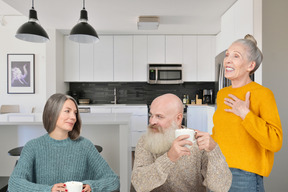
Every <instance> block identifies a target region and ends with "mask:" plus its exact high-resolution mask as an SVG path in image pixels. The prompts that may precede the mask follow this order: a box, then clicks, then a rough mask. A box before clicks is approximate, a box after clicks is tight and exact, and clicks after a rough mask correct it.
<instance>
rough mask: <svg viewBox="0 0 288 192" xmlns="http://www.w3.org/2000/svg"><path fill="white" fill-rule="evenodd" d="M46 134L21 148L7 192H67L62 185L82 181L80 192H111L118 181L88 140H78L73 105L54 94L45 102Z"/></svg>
mask: <svg viewBox="0 0 288 192" xmlns="http://www.w3.org/2000/svg"><path fill="white" fill-rule="evenodd" d="M43 124H44V127H45V129H46V130H47V132H48V133H47V134H45V135H43V136H41V137H39V138H36V139H33V140H31V141H29V142H27V144H26V145H25V146H24V148H23V151H22V152H21V156H20V159H19V161H18V164H17V166H16V167H15V169H14V171H13V173H12V175H11V177H10V179H9V184H8V190H9V191H10V192H23V191H25V192H35V191H43V192H59V191H63V192H64V191H67V189H66V186H65V184H64V182H66V181H81V182H82V183H83V184H84V187H83V191H85V192H86V191H87V192H90V191H114V190H117V189H118V188H119V178H118V176H117V175H115V173H114V172H113V171H112V170H111V168H110V167H109V165H108V164H107V163H106V161H105V160H104V159H103V158H102V157H101V155H100V154H99V153H98V151H97V150H96V148H95V146H94V145H93V144H92V143H91V142H90V141H89V140H87V139H85V138H83V137H81V136H80V130H81V118H80V115H79V113H78V106H77V103H76V101H75V100H74V99H73V98H72V97H70V96H68V95H64V94H54V95H52V96H51V97H50V98H49V99H48V100H47V102H46V105H45V107H44V111H43Z"/></svg>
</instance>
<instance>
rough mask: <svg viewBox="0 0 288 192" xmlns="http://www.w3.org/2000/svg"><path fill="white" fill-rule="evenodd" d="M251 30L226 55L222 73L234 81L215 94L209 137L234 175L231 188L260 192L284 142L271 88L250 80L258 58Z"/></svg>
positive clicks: (259, 61) (257, 50)
mask: <svg viewBox="0 0 288 192" xmlns="http://www.w3.org/2000/svg"><path fill="white" fill-rule="evenodd" d="M262 58H263V56H262V53H261V51H260V50H259V48H258V47H257V42H256V40H255V39H254V37H253V36H251V35H246V36H245V38H244V39H239V40H237V41H235V42H234V43H232V45H231V46H230V47H229V48H228V49H227V51H226V57H225V59H224V68H225V77H226V78H228V79H230V80H231V82H232V85H231V86H229V87H225V88H223V89H221V90H220V91H219V92H218V94H217V110H216V111H215V114H214V117H213V122H214V128H213V135H212V137H213V139H214V140H215V141H216V142H217V143H218V144H219V146H220V148H221V150H222V152H223V154H224V156H225V158H226V161H227V163H228V165H229V167H230V170H231V172H232V175H233V179H232V185H231V188H230V191H231V192H243V191H245V192H256V191H258V192H263V191H264V185H263V176H265V177H268V176H269V174H270V172H271V170H272V167H273V161H274V153H275V152H277V151H279V150H280V149H281V146H282V128H281V122H280V118H279V114H278V110H277V105H276V102H275V98H274V95H273V93H272V91H271V90H269V89H268V88H266V87H263V86H262V85H259V84H258V83H256V82H253V81H252V80H251V79H250V75H251V74H253V73H254V72H255V71H256V70H257V68H258V67H259V65H260V64H261V62H262Z"/></svg>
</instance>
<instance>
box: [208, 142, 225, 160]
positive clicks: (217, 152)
mask: <svg viewBox="0 0 288 192" xmlns="http://www.w3.org/2000/svg"><path fill="white" fill-rule="evenodd" d="M207 156H208V158H209V161H211V162H214V161H215V162H219V160H220V159H222V160H223V161H225V157H224V156H223V154H222V152H221V149H220V147H219V145H218V144H217V145H216V147H215V148H214V149H213V150H212V151H209V152H207Z"/></svg>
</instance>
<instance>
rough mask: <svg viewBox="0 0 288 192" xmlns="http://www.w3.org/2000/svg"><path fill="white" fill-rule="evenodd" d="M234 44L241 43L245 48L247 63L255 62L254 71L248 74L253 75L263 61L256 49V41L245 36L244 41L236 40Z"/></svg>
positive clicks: (249, 36) (260, 53)
mask: <svg viewBox="0 0 288 192" xmlns="http://www.w3.org/2000/svg"><path fill="white" fill-rule="evenodd" d="M234 43H241V44H242V45H244V46H245V47H246V48H247V53H248V54H247V55H248V60H249V61H255V63H256V65H255V67H254V69H253V70H252V71H251V72H250V75H251V74H253V73H254V72H255V71H256V70H257V69H258V68H259V66H260V64H261V63H262V60H263V54H262V52H261V51H260V49H259V48H258V47H257V41H256V40H255V38H254V37H253V36H252V35H250V34H247V35H246V36H245V37H244V39H238V40H236V41H235V42H234Z"/></svg>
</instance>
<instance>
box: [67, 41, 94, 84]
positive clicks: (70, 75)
mask: <svg viewBox="0 0 288 192" xmlns="http://www.w3.org/2000/svg"><path fill="white" fill-rule="evenodd" d="M64 49H65V50H64V80H65V81H93V75H94V74H93V67H94V66H93V44H80V43H75V42H73V41H71V40H69V39H68V37H65V38H64Z"/></svg>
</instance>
